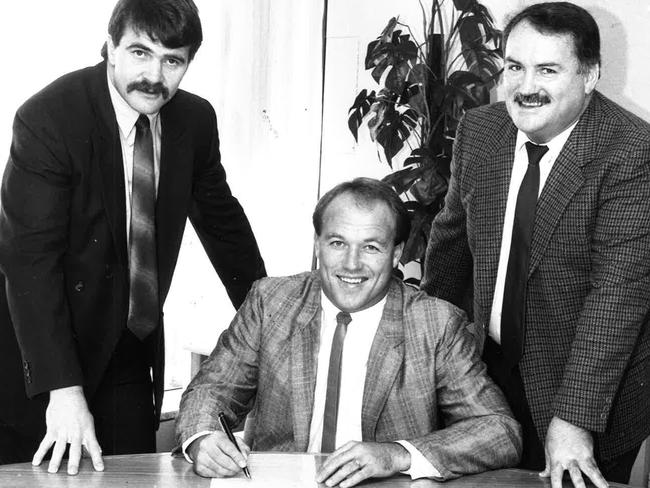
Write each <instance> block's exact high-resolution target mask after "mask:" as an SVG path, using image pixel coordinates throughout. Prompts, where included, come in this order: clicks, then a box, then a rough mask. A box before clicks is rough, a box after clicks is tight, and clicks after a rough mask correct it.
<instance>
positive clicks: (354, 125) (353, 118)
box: [348, 89, 375, 142]
mask: <svg viewBox="0 0 650 488" xmlns="http://www.w3.org/2000/svg"><path fill="white" fill-rule="evenodd" d="M374 101H375V90H373V91H371V92H370V93H368V91H367V90H365V89H363V90H361V92H360V93H359V94H358V95H357V98H355V99H354V103H353V104H352V106H351V107H350V109H349V110H348V127H349V129H350V132H352V135H353V136H354V140H355V141H357V142H359V137H358V136H359V127H360V126H361V124H362V123H363V118H364V117H365V116H366V115H367V114H368V112H370V107H371V106H372V104H373V103H374Z"/></svg>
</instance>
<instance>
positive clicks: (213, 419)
mask: <svg viewBox="0 0 650 488" xmlns="http://www.w3.org/2000/svg"><path fill="white" fill-rule="evenodd" d="M320 294H321V282H320V278H319V275H318V271H315V272H312V273H303V274H300V275H296V276H290V277H285V278H266V279H263V280H260V281H258V282H257V283H255V284H254V285H253V288H252V289H251V292H250V294H249V296H248V298H247V299H246V301H245V302H244V305H242V307H241V309H240V310H239V312H238V313H237V316H236V317H235V319H234V321H233V322H232V324H231V325H230V328H229V329H228V330H227V331H225V332H224V333H223V334H222V335H221V337H220V338H219V342H218V343H217V346H216V347H215V349H214V351H213V352H212V354H211V356H210V358H209V359H208V360H206V361H205V362H204V363H203V365H202V366H201V370H200V372H199V373H198V374H197V376H196V377H195V378H194V379H193V380H192V382H191V383H190V385H189V386H188V388H187V390H186V391H185V393H184V394H183V398H182V400H181V407H180V412H179V416H178V417H177V425H176V433H177V441H178V444H179V445H181V444H182V443H183V442H184V441H185V440H186V439H188V438H189V437H191V436H192V435H194V434H196V433H198V432H201V431H204V430H208V431H213V430H218V429H219V427H218V425H219V424H218V420H217V414H218V412H219V411H224V412H225V413H226V416H227V417H228V418H229V419H230V420H231V421H232V423H233V424H235V423H237V422H241V421H242V419H243V418H244V417H245V416H246V414H247V413H248V412H249V411H250V409H251V407H252V405H253V403H254V404H255V406H254V417H255V428H254V431H253V433H252V438H253V442H252V446H251V447H252V448H253V449H254V450H278V451H306V450H307V446H308V442H309V428H310V423H311V413H312V408H313V403H314V389H315V386H316V363H317V356H318V349H319V345H318V341H319V334H320V316H321V314H320V311H321V308H320V297H321V295H320ZM466 326H467V322H466V317H465V314H463V313H462V312H461V311H460V310H459V309H457V308H456V307H454V306H452V305H451V304H449V303H446V302H443V301H442V300H438V299H433V298H431V297H428V296H427V295H426V294H424V293H422V292H418V291H417V290H415V289H414V288H412V287H410V286H408V285H405V284H403V283H402V282H401V281H400V280H398V279H396V278H394V279H393V281H392V282H391V285H390V289H389V292H388V297H387V301H386V305H385V307H384V312H383V316H382V318H381V322H380V323H379V328H378V330H377V334H376V335H375V338H374V341H373V344H372V348H371V350H370V355H369V358H368V367H367V374H366V381H365V388H364V393H363V410H362V412H361V416H362V422H361V423H362V436H363V440H364V441H378V442H382V441H394V440H407V441H409V442H411V443H412V444H413V445H414V446H415V447H416V448H417V449H418V450H419V451H420V452H422V454H423V455H424V456H425V457H426V458H427V459H428V460H429V461H430V462H431V463H432V464H433V465H434V466H435V467H436V468H437V469H438V470H439V471H440V473H441V474H442V476H443V477H444V478H452V477H456V476H459V475H461V474H466V473H473V472H478V471H485V470H487V469H495V468H499V467H506V466H512V465H514V464H516V463H517V462H518V459H519V454H520V449H521V437H520V436H521V433H520V429H519V425H518V424H517V422H515V421H514V420H513V418H512V416H511V415H512V414H511V413H510V411H509V409H508V407H507V405H506V403H505V400H504V398H503V396H502V394H501V392H500V391H499V390H498V389H497V388H496V387H495V386H494V384H493V383H492V381H491V380H490V379H489V378H488V376H487V374H486V370H485V365H484V364H483V363H482V361H481V360H480V357H479V355H478V353H477V348H476V346H475V341H474V338H473V337H472V336H471V334H469V333H468V332H467V329H466ZM441 420H442V422H444V428H443V425H442V424H441V423H440V422H441Z"/></svg>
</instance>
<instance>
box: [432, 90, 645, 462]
mask: <svg viewBox="0 0 650 488" xmlns="http://www.w3.org/2000/svg"><path fill="white" fill-rule="evenodd" d="M516 131H517V129H516V127H515V126H514V124H513V123H512V121H511V119H510V117H509V116H508V113H507V111H506V108H505V105H504V104H503V103H497V104H495V105H491V106H487V107H481V108H479V109H476V110H472V111H469V112H468V113H467V115H466V116H465V118H464V120H463V122H462V123H461V125H460V126H459V129H458V137H457V140H456V145H455V149H454V160H453V163H452V178H451V181H450V186H449V191H448V194H447V197H446V200H445V208H444V210H443V211H442V212H441V213H440V214H439V215H438V216H437V218H436V221H435V223H434V225H433V227H432V231H431V236H430V241H429V247H428V249H427V258H426V273H425V279H424V281H423V289H424V290H426V291H427V292H428V293H429V294H431V295H434V296H439V297H441V298H444V299H446V300H449V301H451V302H452V303H456V304H460V303H467V300H466V299H465V298H466V296H465V295H466V293H467V292H468V291H469V292H473V314H474V319H475V321H476V322H477V323H478V324H481V325H483V330H484V331H485V327H487V324H488V321H489V317H490V310H491V306H492V299H493V295H494V284H495V280H496V274H497V266H498V260H499V251H500V245H501V237H502V228H503V219H504V213H505V208H506V199H507V194H508V185H509V181H510V173H511V169H512V164H513V160H514V149H515V138H516ZM472 282H473V286H472ZM649 306H650V126H649V125H648V124H647V123H645V122H643V121H642V120H641V119H639V118H638V117H636V116H634V115H632V114H630V113H628V112H626V111H625V110H623V109H622V108H621V107H619V106H618V105H616V104H615V103H613V102H612V101H611V100H609V99H607V98H606V97H604V96H603V95H601V94H600V93H598V92H595V93H594V95H593V97H592V99H591V100H590V102H589V105H588V107H587V109H586V111H585V112H584V113H583V115H582V116H581V118H580V121H579V122H578V124H577V125H576V127H575V129H574V130H573V132H572V133H571V136H570V137H569V139H568V141H567V142H566V144H565V146H564V148H563V149H562V151H561V153H560V154H559V156H558V158H557V160H556V161H555V163H554V165H553V168H552V170H551V173H550V175H549V177H548V180H547V182H546V184H545V186H544V188H543V191H542V193H541V195H540V198H539V200H538V202H537V211H536V220H535V228H534V232H533V239H532V244H531V258H530V265H529V271H528V284H527V290H526V317H525V321H526V336H525V345H524V356H523V358H522V360H521V362H520V369H521V374H522V378H523V382H524V387H525V390H526V397H527V399H528V402H529V405H530V408H531V413H532V416H533V420H534V422H535V425H536V427H537V430H538V433H539V435H540V439H542V440H543V439H544V438H545V434H546V430H547V428H548V424H549V422H550V420H551V418H552V417H553V416H558V417H560V418H563V419H565V420H567V421H569V422H571V423H573V424H575V425H578V426H580V427H583V428H586V429H588V430H590V431H592V432H595V441H596V442H595V444H596V449H597V453H598V455H599V456H600V459H610V458H613V457H616V456H618V455H620V454H622V453H624V452H626V451H628V450H629V449H631V448H632V447H634V446H637V445H639V444H640V443H641V442H642V441H643V440H644V439H645V437H647V436H648V434H649V433H650V328H649V327H648V308H649Z"/></svg>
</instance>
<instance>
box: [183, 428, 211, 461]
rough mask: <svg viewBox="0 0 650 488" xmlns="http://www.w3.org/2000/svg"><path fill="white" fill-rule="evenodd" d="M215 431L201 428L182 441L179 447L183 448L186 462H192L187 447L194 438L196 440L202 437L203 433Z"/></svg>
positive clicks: (208, 433) (207, 433)
mask: <svg viewBox="0 0 650 488" xmlns="http://www.w3.org/2000/svg"><path fill="white" fill-rule="evenodd" d="M215 432H216V431H215V430H202V431H201V432H197V433H196V434H194V435H193V436H192V437H190V438H189V439H187V440H186V441H185V442H183V444H182V446H181V448H182V450H183V456H185V459H186V460H187V462H188V463H191V464H194V461H193V460H192V458H191V457H190V456H189V454H187V448H188V447H190V444H191V443H192V442H194V441H195V440H197V439H198V438H199V437H203V436H204V435H210V434H214V433H215Z"/></svg>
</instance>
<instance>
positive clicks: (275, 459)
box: [210, 453, 323, 488]
mask: <svg viewBox="0 0 650 488" xmlns="http://www.w3.org/2000/svg"><path fill="white" fill-rule="evenodd" d="M317 462H319V461H318V460H317V457H315V456H313V455H311V454H286V453H252V454H251V455H250V456H249V457H248V469H249V470H250V473H251V478H252V479H248V478H246V476H245V475H244V473H240V474H239V475H238V476H236V477H234V478H213V479H212V482H211V483H210V488H230V487H232V488H238V487H242V488H243V487H246V488H258V487H259V488H274V487H278V488H280V487H281V488H310V487H317V486H319V484H318V483H316V481H315V480H316V463H317ZM320 486H323V485H320Z"/></svg>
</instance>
